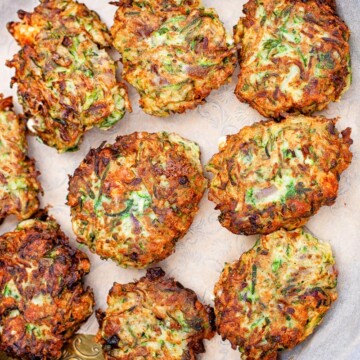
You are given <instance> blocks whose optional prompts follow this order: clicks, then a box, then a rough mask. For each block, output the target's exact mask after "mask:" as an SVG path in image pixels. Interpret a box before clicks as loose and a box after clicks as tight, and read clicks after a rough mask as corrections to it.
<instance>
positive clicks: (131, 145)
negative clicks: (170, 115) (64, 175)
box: [68, 132, 207, 268]
mask: <svg viewBox="0 0 360 360" xmlns="http://www.w3.org/2000/svg"><path fill="white" fill-rule="evenodd" d="M206 187H207V180H206V179H205V177H204V175H203V170H202V165H201V162H200V149H199V146H198V145H197V144H196V143H194V142H192V141H189V140H186V139H184V138H182V137H180V136H179V135H176V134H168V133H165V132H162V133H153V134H151V133H146V132H143V133H133V134H131V135H125V136H119V137H118V138H117V139H116V142H115V143H114V144H108V145H104V144H103V145H102V146H100V147H99V148H98V149H93V150H90V152H89V153H88V155H87V156H86V157H85V159H84V161H83V162H82V163H81V164H80V165H79V167H78V168H77V169H76V170H75V173H74V175H73V176H72V177H70V181H69V195H68V205H69V206H70V207H71V217H72V224H73V229H74V232H75V234H76V235H77V240H78V241H79V242H80V243H84V244H86V245H87V246H89V248H90V250H91V251H92V252H95V253H97V254H98V255H100V256H101V257H103V258H111V259H113V260H114V261H116V262H117V263H118V264H119V265H121V266H124V267H127V266H133V267H137V268H144V267H147V266H149V265H150V264H152V263H155V262H159V261H161V260H163V259H164V258H166V257H167V256H169V255H170V254H171V253H172V252H173V251H174V248H175V244H176V242H177V240H179V239H181V238H182V237H183V236H184V235H185V234H186V232H187V230H188V229H189V227H190V225H191V223H192V221H193V219H194V217H195V214H196V213H197V211H198V208H199V202H200V200H201V198H202V196H203V193H204V191H205V189H206Z"/></svg>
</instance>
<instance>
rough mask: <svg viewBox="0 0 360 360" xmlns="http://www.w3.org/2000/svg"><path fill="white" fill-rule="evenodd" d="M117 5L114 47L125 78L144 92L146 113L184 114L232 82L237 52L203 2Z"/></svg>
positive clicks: (149, 0)
mask: <svg viewBox="0 0 360 360" xmlns="http://www.w3.org/2000/svg"><path fill="white" fill-rule="evenodd" d="M116 4H117V5H118V6H119V9H118V10H117V12H116V15H115V21H114V25H113V27H112V28H111V33H112V35H113V38H114V46H115V48H116V49H117V50H118V51H119V52H120V54H121V56H122V62H123V65H124V68H123V77H124V79H125V80H126V81H128V82H129V83H130V84H131V85H132V86H134V87H135V88H136V90H137V91H138V92H139V94H140V97H141V99H140V106H141V107H142V108H143V110H144V111H145V112H146V113H148V114H150V115H156V116H168V115H169V114H170V113H172V112H174V113H183V112H184V111H186V110H187V109H193V108H195V107H196V106H197V105H199V104H202V103H204V101H205V98H206V97H207V96H208V95H209V94H210V92H211V91H212V90H213V89H217V88H219V87H220V86H221V85H223V84H225V83H226V82H228V80H230V77H231V75H232V73H233V72H234V69H235V66H236V56H235V48H234V45H233V40H232V39H231V38H230V37H229V35H228V34H227V33H226V31H225V29H224V26H223V24H222V23H221V21H220V20H219V17H218V15H217V14H216V12H215V10H214V9H204V8H202V7H200V4H199V1H198V0H186V1H179V0H171V1H170V0H162V1H159V0H146V1H134V0H125V1H121V2H116Z"/></svg>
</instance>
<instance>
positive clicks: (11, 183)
mask: <svg viewBox="0 0 360 360" xmlns="http://www.w3.org/2000/svg"><path fill="white" fill-rule="evenodd" d="M38 175H39V172H38V171H37V170H36V168H35V161H34V160H33V159H29V158H28V156H27V141H26V127H25V123H24V122H23V121H21V119H19V118H18V117H17V116H16V114H15V112H14V111H13V103H12V98H11V97H8V98H4V97H3V95H2V94H0V223H1V222H2V221H3V220H4V218H5V217H6V216H7V215H10V214H13V215H16V216H17V218H18V219H19V220H23V219H27V218H29V217H30V216H31V215H32V214H34V213H35V212H36V211H37V210H38V208H39V199H38V194H39V193H41V192H42V189H41V185H40V183H39V181H38V179H37V176H38Z"/></svg>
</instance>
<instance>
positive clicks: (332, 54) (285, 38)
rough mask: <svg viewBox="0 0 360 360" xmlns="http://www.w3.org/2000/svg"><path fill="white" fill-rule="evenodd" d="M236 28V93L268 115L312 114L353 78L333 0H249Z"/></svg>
mask: <svg viewBox="0 0 360 360" xmlns="http://www.w3.org/2000/svg"><path fill="white" fill-rule="evenodd" d="M243 11H244V14H245V17H243V18H240V20H239V23H238V24H237V26H235V28H234V38H235V43H236V44H237V45H238V46H239V47H240V51H239V63H240V75H239V79H238V84H237V87H236V90H235V94H236V95H237V97H238V98H239V100H240V101H243V102H247V103H249V104H250V106H252V107H253V108H255V109H256V110H257V111H259V112H260V113H261V114H262V115H264V116H267V117H273V118H279V117H281V115H282V113H284V112H300V113H304V114H310V113H313V112H315V111H320V110H323V109H324V108H325V107H326V106H327V105H328V104H329V103H330V102H333V101H339V100H340V98H341V96H342V94H344V92H345V91H346V90H347V89H348V88H349V86H350V83H351V66H350V49H349V36H350V32H349V29H348V27H347V26H346V24H345V23H344V22H343V21H342V20H341V19H340V18H339V16H338V15H337V13H336V9H335V1H333V0H308V1H301V0H263V1H257V0H250V1H249V2H248V3H246V5H245V6H244V10H243Z"/></svg>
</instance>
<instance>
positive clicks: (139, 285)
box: [97, 268, 215, 360]
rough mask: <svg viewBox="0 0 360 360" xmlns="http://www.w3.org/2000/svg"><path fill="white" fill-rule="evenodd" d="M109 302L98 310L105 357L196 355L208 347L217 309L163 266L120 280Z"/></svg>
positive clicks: (173, 359)
mask: <svg viewBox="0 0 360 360" xmlns="http://www.w3.org/2000/svg"><path fill="white" fill-rule="evenodd" d="M107 302H108V308H107V310H106V312H105V313H103V312H101V311H98V312H97V317H98V320H99V323H100V329H99V332H98V334H97V341H99V342H100V343H101V344H103V347H104V351H105V359H106V360H132V359H139V360H140V359H146V360H153V359H154V360H155V359H164V360H184V359H186V360H195V359H196V354H199V353H203V352H205V349H204V345H203V340H204V339H211V338H212V337H213V336H214V328H215V327H214V325H215V324H214V312H213V309H212V308H211V307H210V306H204V305H203V304H202V303H201V302H200V301H199V300H198V299H197V296H196V294H195V293H194V291H192V290H189V289H186V288H184V287H183V286H182V285H181V284H180V283H178V282H176V281H175V280H174V279H172V278H168V279H166V278H165V273H164V271H163V270H162V269H161V268H152V269H149V270H148V271H147V273H146V276H144V277H142V278H141V279H140V280H139V281H137V282H134V283H130V284H126V285H122V284H117V283H115V284H114V286H113V288H112V289H111V290H110V293H109V296H108V301H107Z"/></svg>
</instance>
